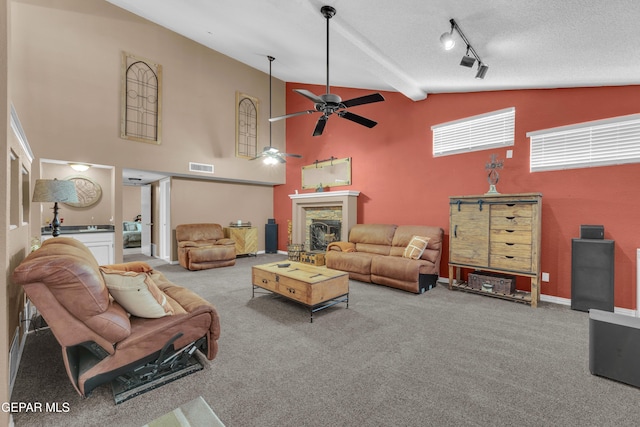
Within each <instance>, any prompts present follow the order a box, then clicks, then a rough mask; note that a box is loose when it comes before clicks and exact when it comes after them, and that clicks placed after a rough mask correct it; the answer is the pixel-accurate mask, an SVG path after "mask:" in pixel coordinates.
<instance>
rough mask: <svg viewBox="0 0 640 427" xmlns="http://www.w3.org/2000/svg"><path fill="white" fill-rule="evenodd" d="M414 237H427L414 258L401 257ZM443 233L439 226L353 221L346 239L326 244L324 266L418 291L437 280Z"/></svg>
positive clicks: (381, 283)
mask: <svg viewBox="0 0 640 427" xmlns="http://www.w3.org/2000/svg"><path fill="white" fill-rule="evenodd" d="M414 236H422V237H428V240H429V241H428V244H427V246H426V248H425V249H424V252H422V254H421V255H420V257H419V258H418V259H411V258H407V257H405V256H404V255H405V250H406V248H407V246H408V245H409V243H410V242H411V240H412V238H413V237H414ZM443 236H444V230H443V229H442V228H440V227H430V226H422V225H400V226H397V225H393V224H357V225H354V226H353V227H352V228H351V231H350V232H349V241H348V242H334V243H331V244H329V246H328V247H327V253H326V256H325V262H326V265H327V267H328V268H333V269H335V270H341V271H346V272H348V273H349V278H350V279H354V280H360V281H362V282H369V283H376V284H379V285H385V286H390V287H393V288H398V289H402V290H405V291H409V292H414V293H418V294H419V293H423V292H424V291H426V290H428V289H430V288H432V287H433V286H435V284H436V281H437V280H438V274H439V272H440V259H441V256H442V239H443Z"/></svg>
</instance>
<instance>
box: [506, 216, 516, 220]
mask: <svg viewBox="0 0 640 427" xmlns="http://www.w3.org/2000/svg"><path fill="white" fill-rule="evenodd" d="M505 218H507V219H508V220H509V221H513V220H514V219H516V217H515V216H507V217H505Z"/></svg>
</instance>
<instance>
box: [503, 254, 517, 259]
mask: <svg viewBox="0 0 640 427" xmlns="http://www.w3.org/2000/svg"><path fill="white" fill-rule="evenodd" d="M504 257H505V258H506V259H514V258H515V257H513V256H511V255H505V256H504Z"/></svg>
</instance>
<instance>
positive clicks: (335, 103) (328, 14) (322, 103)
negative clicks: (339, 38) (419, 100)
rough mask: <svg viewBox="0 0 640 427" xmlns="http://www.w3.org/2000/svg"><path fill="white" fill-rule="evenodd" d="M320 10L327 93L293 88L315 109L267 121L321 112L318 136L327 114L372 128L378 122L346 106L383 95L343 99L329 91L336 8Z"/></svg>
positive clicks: (327, 116) (326, 7)
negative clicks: (331, 24)
mask: <svg viewBox="0 0 640 427" xmlns="http://www.w3.org/2000/svg"><path fill="white" fill-rule="evenodd" d="M320 12H321V13H322V15H323V16H324V17H325V18H326V20H327V93H325V94H323V95H319V96H318V95H316V94H314V93H312V92H310V91H308V90H306V89H294V92H297V93H299V94H300V95H302V96H304V97H306V98H308V99H310V100H311V101H313V103H314V104H315V105H314V107H315V109H313V110H305V111H299V112H297V113H291V114H286V115H284V116H280V117H273V118H270V119H269V121H271V122H273V121H276V120H282V119H288V118H290V117H295V116H300V115H302V114H311V113H322V115H321V116H320V118H318V121H317V122H316V127H315V129H314V130H313V136H319V135H322V132H323V131H324V127H325V126H326V124H327V120H328V119H329V116H330V115H332V114H333V113H335V114H336V115H338V117H342V118H343V119H347V120H351V121H352V122H355V123H358V124H359V125H362V126H366V127H368V128H372V127H374V126H375V125H377V124H378V123H377V122H375V121H373V120H370V119H367V118H366V117H362V116H359V115H357V114H354V113H351V112H349V111H347V108H350V107H355V106H357V105H363V104H371V103H373V102H380V101H384V97H383V96H382V95H381V94H379V93H372V94H370V95H365V96H360V97H358V98H353V99H348V100H346V101H343V100H342V98H340V97H339V96H338V95H336V94H333V93H331V92H330V90H329V20H330V19H331V18H332V17H333V16H334V15H335V14H336V10H335V9H334V8H333V7H331V6H322V8H320Z"/></svg>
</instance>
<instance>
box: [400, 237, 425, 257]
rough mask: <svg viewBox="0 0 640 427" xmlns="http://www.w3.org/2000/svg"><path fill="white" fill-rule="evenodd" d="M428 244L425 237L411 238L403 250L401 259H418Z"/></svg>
mask: <svg viewBox="0 0 640 427" xmlns="http://www.w3.org/2000/svg"><path fill="white" fill-rule="evenodd" d="M428 244H429V238H428V237H425V236H413V238H412V239H411V241H410V242H409V244H408V245H407V247H406V248H405V250H404V254H402V256H403V257H405V258H409V259H419V258H420V257H421V256H422V253H423V252H424V250H425V249H426V247H427V245H428Z"/></svg>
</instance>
